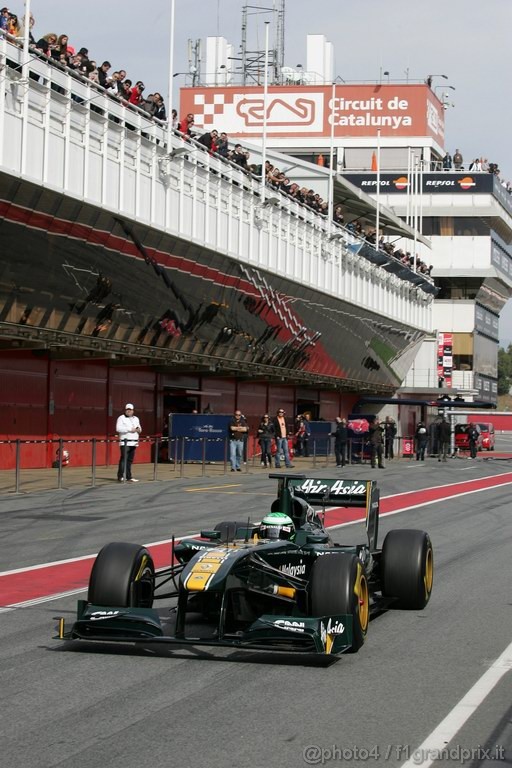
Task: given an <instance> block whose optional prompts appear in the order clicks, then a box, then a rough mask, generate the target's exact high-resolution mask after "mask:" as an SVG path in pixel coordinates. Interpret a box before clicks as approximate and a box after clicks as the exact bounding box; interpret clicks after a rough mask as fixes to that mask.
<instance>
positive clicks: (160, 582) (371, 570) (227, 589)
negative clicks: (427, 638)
mask: <svg viewBox="0 0 512 768" xmlns="http://www.w3.org/2000/svg"><path fill="white" fill-rule="evenodd" d="M270 477H271V478H277V479H278V496H277V499H276V500H275V501H274V502H273V504H272V507H271V512H270V513H269V514H268V515H266V516H265V517H264V518H263V520H262V521H261V523H259V524H258V525H254V524H250V523H247V522H245V523H244V522H236V521H227V522H226V521H225V522H221V523H219V524H218V525H217V526H216V527H215V529H214V530H212V531H202V532H201V536H200V538H185V539H181V540H180V541H178V542H176V541H174V539H173V542H172V551H171V565H170V566H169V567H168V568H165V569H163V570H160V571H159V572H158V573H155V569H154V566H153V561H152V559H151V555H150V553H149V551H148V550H147V549H146V548H145V547H143V546H140V545H139V544H127V543H112V544H107V545H106V546H105V547H103V549H102V550H101V551H100V553H99V554H98V556H97V558H96V560H95V562H94V565H93V568H92V572H91V577H90V582H89V593H88V597H87V600H80V601H79V603H78V615H77V620H76V621H75V622H74V624H73V625H72V627H71V629H70V630H69V631H66V627H65V623H64V619H63V618H60V619H59V632H58V638H59V639H65V640H75V639H80V640H88V641H99V640H103V641H109V642H112V641H118V642H129V643H143V644H148V643H167V644H177V645H181V646H184V645H194V646H196V645H197V646H199V645H209V646H231V647H233V648H237V649H240V648H246V649H264V650H279V651H302V652H306V653H321V654H336V653H342V652H344V651H352V652H355V651H357V650H359V648H360V647H361V646H362V645H363V643H364V640H365V636H366V633H367V630H368V624H369V620H370V614H371V612H372V611H375V610H377V609H382V608H386V607H388V606H389V605H391V604H392V603H394V604H395V605H397V606H399V607H401V608H408V609H419V610H421V609H422V608H424V607H425V606H426V604H427V603H428V601H429V599H430V594H431V591H432V582H433V569H434V557H433V550H432V544H431V541H430V538H429V536H428V534H427V533H425V532H424V531H417V530H393V531H390V532H389V533H388V534H387V535H386V538H385V539H384V544H383V547H382V549H377V534H378V525H379V492H378V489H377V486H376V483H375V481H360V480H341V479H316V478H307V477H306V476H304V475H294V474H283V475H281V474H279V475H277V474H274V475H272V474H271V475H270ZM327 505H330V506H333V505H336V506H337V507H362V508H364V509H365V510H366V531H367V541H366V542H365V543H364V544H355V545H340V544H336V543H334V542H333V541H332V540H331V537H330V536H329V533H328V532H327V531H326V529H325V527H324V522H323V518H324V516H325V507H326V506H327ZM315 507H316V508H317V509H315ZM318 507H323V510H324V514H322V511H321V510H320V511H319V510H318ZM170 587H172V588H171V589H170ZM159 598H177V604H176V605H174V606H173V607H172V608H171V609H170V612H169V615H168V617H164V618H163V619H162V618H161V616H160V614H159V613H158V612H157V611H156V610H155V609H154V608H153V607H152V606H153V601H154V600H157V599H159Z"/></svg>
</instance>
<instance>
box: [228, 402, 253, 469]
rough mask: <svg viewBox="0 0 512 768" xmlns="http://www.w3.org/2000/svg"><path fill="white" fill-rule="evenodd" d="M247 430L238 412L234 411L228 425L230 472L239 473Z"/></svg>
mask: <svg viewBox="0 0 512 768" xmlns="http://www.w3.org/2000/svg"><path fill="white" fill-rule="evenodd" d="M248 431H249V428H248V426H247V422H246V420H245V418H244V417H243V416H242V412H241V411H240V410H236V411H235V414H234V416H233V418H232V419H231V421H230V422H229V424H228V434H229V459H230V462H231V471H232V472H241V471H242V467H241V463H242V457H243V453H244V442H245V441H244V438H245V436H246V435H247V432H248Z"/></svg>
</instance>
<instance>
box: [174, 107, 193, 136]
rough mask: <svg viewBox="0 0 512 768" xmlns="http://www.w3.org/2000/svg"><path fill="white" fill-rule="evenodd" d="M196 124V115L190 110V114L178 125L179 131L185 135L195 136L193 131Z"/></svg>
mask: <svg viewBox="0 0 512 768" xmlns="http://www.w3.org/2000/svg"><path fill="white" fill-rule="evenodd" d="M193 125H194V115H193V114H191V113H190V112H189V114H188V115H187V116H186V117H184V118H183V120H181V122H180V124H179V125H178V131H179V132H180V133H184V134H185V136H193V133H192V126H193Z"/></svg>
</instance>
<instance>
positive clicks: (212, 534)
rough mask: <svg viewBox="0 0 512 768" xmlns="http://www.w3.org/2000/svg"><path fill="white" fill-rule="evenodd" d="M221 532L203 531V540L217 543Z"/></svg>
mask: <svg viewBox="0 0 512 768" xmlns="http://www.w3.org/2000/svg"><path fill="white" fill-rule="evenodd" d="M220 534H221V531H201V538H202V539H210V541H216V540H217V539H220Z"/></svg>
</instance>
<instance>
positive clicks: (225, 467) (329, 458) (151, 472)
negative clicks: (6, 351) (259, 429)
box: [0, 435, 415, 494]
mask: <svg viewBox="0 0 512 768" xmlns="http://www.w3.org/2000/svg"><path fill="white" fill-rule="evenodd" d="M144 444H146V445H147V444H149V445H150V447H151V461H150V462H141V461H140V453H139V460H138V461H137V458H138V456H137V453H136V454H135V459H134V463H133V467H134V470H135V468H137V469H136V471H137V474H139V473H141V474H142V475H143V477H142V479H144V480H145V481H158V480H166V479H172V478H187V477H190V478H192V477H205V476H208V475H215V474H217V475H219V474H220V475H226V474H227V473H228V472H229V471H230V461H229V439H228V438H227V437H226V438H208V437H199V438H190V437H174V438H168V437H163V436H160V435H154V436H148V437H144V438H140V440H139V446H140V445H144ZM34 445H40V446H45V447H46V448H47V455H48V451H49V453H50V454H51V457H52V459H51V466H50V465H49V463H45V464H43V463H41V464H40V465H39V466H30V467H28V466H26V465H27V463H28V462H27V460H26V454H25V451H26V450H27V449H28V447H29V446H34ZM77 445H81V446H88V447H89V448H90V453H89V458H88V460H85V461H84V452H83V451H82V453H81V456H80V463H79V464H75V462H76V453H75V457H74V453H73V446H77ZM0 446H12V447H13V448H14V457H13V458H14V460H13V462H12V465H11V466H10V467H9V468H8V469H6V468H5V467H0V490H1V491H7V492H14V493H16V494H19V493H22V492H26V491H28V490H31V489H32V488H34V489H35V488H36V487H37V490H41V489H42V488H44V489H53V490H62V489H64V488H69V487H72V486H81V487H92V488H94V487H96V486H98V485H102V484H105V483H108V482H115V480H116V475H117V468H118V460H119V459H118V456H119V454H118V449H119V447H120V442H119V440H118V439H117V438H108V437H107V438H96V437H93V438H88V439H79V438H73V439H65V438H58V439H52V440H43V439H40V440H38V439H31V440H23V439H21V438H20V439H15V440H0ZM100 446H107V450H106V451H104V456H105V458H104V460H101V461H100V460H99V459H98V456H99V453H100V452H99V450H98V449H99V447H100ZM112 448H114V449H115V454H114V455H112V454H111V449H112ZM308 449H309V455H307V456H300V457H299V456H296V455H295V454H294V452H292V453H291V458H292V461H293V462H295V466H296V467H297V468H298V469H300V470H304V471H306V470H308V469H336V458H335V450H334V437H332V436H326V437H324V438H311V439H310V440H309V444H308ZM272 450H273V463H274V461H275V458H274V457H275V446H274V445H273V448H272ZM212 454H214V455H215V458H212ZM53 457H55V458H53ZM394 457H395V460H396V459H401V458H409V459H413V458H415V450H414V439H413V438H408V437H401V438H396V439H395V441H394ZM24 459H25V460H24ZM370 461H371V449H370V444H369V442H368V440H367V438H366V436H365V435H362V436H361V438H359V437H356V438H354V439H352V440H350V441H349V442H348V443H347V446H346V455H345V462H346V465H347V466H348V467H350V466H351V465H366V466H368V465H369V464H370ZM281 466H283V467H284V460H283V459H282V460H281ZM256 468H262V463H261V450H260V445H259V441H258V439H257V437H256V436H251V437H250V438H249V440H248V442H247V444H246V449H245V451H244V459H243V471H244V472H246V473H248V472H249V471H251V470H255V469H256ZM123 470H124V472H123V473H124V476H125V477H126V452H125V464H124V467H123ZM54 473H55V474H54Z"/></svg>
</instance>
